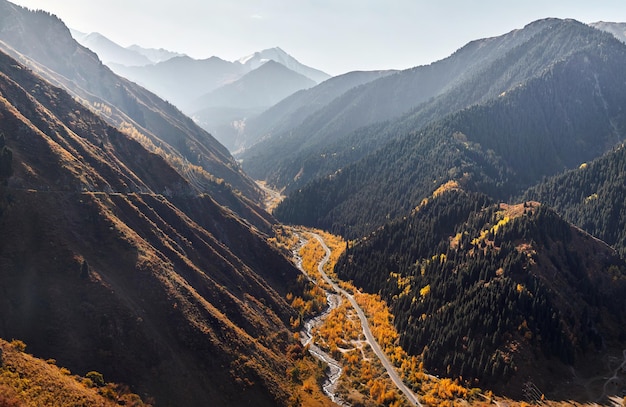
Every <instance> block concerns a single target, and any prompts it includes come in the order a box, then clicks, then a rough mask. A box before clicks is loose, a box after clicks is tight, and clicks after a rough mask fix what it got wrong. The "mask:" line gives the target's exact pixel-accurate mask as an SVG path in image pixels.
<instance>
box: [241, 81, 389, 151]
mask: <svg viewBox="0 0 626 407" xmlns="http://www.w3.org/2000/svg"><path fill="white" fill-rule="evenodd" d="M395 72H396V71H393V70H388V71H369V72H361V71H355V72H349V73H346V74H343V75H339V76H335V77H333V78H330V79H328V80H326V81H324V82H322V83H320V84H319V85H317V86H315V87H313V88H310V89H303V90H301V91H299V92H296V93H294V94H293V95H291V96H289V97H287V98H285V99H284V100H282V101H280V102H278V103H277V104H275V105H274V106H272V107H271V108H269V109H267V110H265V111H264V112H263V113H261V114H260V115H258V116H254V117H250V118H249V119H248V120H246V121H245V123H243V124H244V126H243V128H242V129H241V130H240V132H239V134H238V141H237V146H236V147H237V149H246V148H248V147H250V146H252V145H253V144H255V143H256V142H257V141H259V140H262V139H265V138H268V137H271V136H272V135H273V134H279V133H284V132H286V131H289V130H291V129H293V128H295V127H297V126H298V125H299V124H300V123H302V121H303V120H304V119H305V118H306V117H307V116H309V115H310V114H312V113H314V112H315V111H317V110H319V109H321V108H323V107H324V106H325V105H327V104H328V103H330V102H331V101H332V100H333V99H335V98H337V97H339V96H340V95H341V94H343V93H344V92H346V91H348V90H349V89H352V88H354V87H357V86H360V85H363V84H365V83H368V82H371V81H374V80H376V79H379V78H381V77H383V76H387V75H391V74H392V73H395Z"/></svg>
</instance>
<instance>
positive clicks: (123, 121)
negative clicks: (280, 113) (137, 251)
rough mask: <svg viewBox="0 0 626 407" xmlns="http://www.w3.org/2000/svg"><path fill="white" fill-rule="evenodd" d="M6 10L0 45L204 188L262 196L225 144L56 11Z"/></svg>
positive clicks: (0, 16)
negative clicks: (104, 56) (82, 40)
mask: <svg viewBox="0 0 626 407" xmlns="http://www.w3.org/2000/svg"><path fill="white" fill-rule="evenodd" d="M0 11H1V13H0V27H1V28H2V29H1V30H0V41H1V42H0V49H3V50H4V51H5V52H7V53H9V54H10V55H12V56H13V57H14V58H16V59H18V60H19V61H20V62H21V63H22V64H24V65H26V66H28V68H29V69H32V70H34V71H35V72H37V73H38V74H39V75H42V76H43V77H44V78H46V79H47V80H48V81H50V82H52V83H53V84H55V85H56V86H60V87H61V88H63V89H64V90H66V91H68V92H70V93H71V94H72V95H73V96H74V97H75V98H78V99H79V100H81V101H82V102H83V103H84V104H85V105H88V106H89V107H90V108H91V109H94V110H96V111H98V112H99V113H100V114H101V116H102V117H103V118H104V119H105V120H106V121H107V122H108V123H109V124H111V125H113V126H114V127H118V128H121V129H123V130H124V131H125V132H127V133H129V134H132V135H133V137H135V139H137V140H138V141H140V142H141V143H142V144H143V145H144V146H145V147H146V148H148V149H150V151H152V152H155V153H158V154H161V155H162V156H164V157H166V159H167V160H168V161H169V162H170V163H171V164H172V165H173V166H174V167H176V168H177V170H178V171H179V172H180V173H183V174H185V176H187V177H192V178H193V179H191V180H190V182H192V183H193V184H194V185H195V186H196V187H198V189H199V190H200V191H202V190H205V191H210V190H213V191H215V192H217V191H222V190H223V189H224V188H223V187H222V186H220V183H221V182H222V181H225V182H226V184H228V185H229V186H230V187H231V188H232V189H234V190H237V191H240V192H241V193H242V194H243V196H244V197H247V198H248V199H250V200H252V201H256V200H258V199H259V197H260V191H259V189H258V187H257V186H256V184H255V183H254V182H253V181H252V180H251V179H250V178H248V177H247V176H246V175H245V174H244V173H243V171H242V170H241V168H240V167H239V165H238V163H237V162H236V161H235V160H234V159H233V158H232V156H231V155H230V154H229V152H228V150H227V149H226V148H224V146H222V145H221V144H219V142H217V141H216V140H215V139H214V138H213V137H212V136H211V135H210V134H208V133H207V132H206V131H204V130H203V129H201V128H200V127H199V126H198V125H196V124H195V123H194V122H193V121H192V120H191V119H190V118H188V117H187V116H185V115H184V114H183V113H182V112H180V110H178V109H177V108H175V107H174V106H173V105H171V104H170V103H168V102H165V101H163V100H162V99H160V98H158V97H157V96H156V95H154V94H153V93H151V92H149V91H147V90H145V89H144V88H142V87H140V86H138V85H136V84H135V83H132V82H130V81H128V80H126V79H123V78H121V77H119V76H117V75H115V74H114V73H113V72H112V71H111V70H110V69H109V68H107V67H106V66H105V65H103V64H102V62H101V61H100V60H99V59H98V58H97V56H96V55H95V54H94V53H93V52H91V51H89V50H88V49H86V48H84V47H82V46H81V45H79V44H78V43H76V41H75V40H74V39H73V38H72V37H71V35H70V31H69V29H68V28H67V27H66V26H65V25H64V24H63V23H62V22H61V21H60V20H58V19H57V18H56V17H54V16H50V15H49V14H48V13H45V12H42V11H39V12H33V11H28V10H26V9H24V8H21V7H18V6H15V5H13V4H11V3H9V2H7V1H5V0H1V1H0ZM220 180H222V181H220ZM215 196H216V197H217V196H218V195H217V194H216V195H215ZM224 203H225V202H224Z"/></svg>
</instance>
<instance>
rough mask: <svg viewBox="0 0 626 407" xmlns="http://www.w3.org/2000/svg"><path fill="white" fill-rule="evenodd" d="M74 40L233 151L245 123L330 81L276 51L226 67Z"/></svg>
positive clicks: (99, 39) (94, 37)
mask: <svg viewBox="0 0 626 407" xmlns="http://www.w3.org/2000/svg"><path fill="white" fill-rule="evenodd" d="M73 36H74V38H75V39H76V40H77V41H78V42H80V43H81V44H82V45H84V46H86V47H87V48H90V49H91V50H93V51H94V52H96V54H98V56H99V57H100V59H101V60H102V61H103V62H104V63H105V64H107V65H108V66H109V67H110V68H111V69H112V70H113V71H114V72H116V73H117V74H119V75H122V76H124V77H126V78H128V79H130V80H131V81H134V82H137V83H138V84H140V85H142V86H144V87H146V88H147V89H150V90H152V91H153V92H155V93H156V94H157V95H159V96H161V97H162V98H164V99H166V100H168V101H170V102H171V103H173V104H174V105H176V106H177V107H178V108H180V109H181V110H183V111H184V112H185V113H187V114H188V115H190V116H192V117H193V118H194V119H195V120H196V121H197V122H198V124H200V125H201V126H202V127H203V128H204V129H206V130H207V131H209V132H211V133H212V134H213V135H215V136H216V137H217V138H218V140H220V142H221V143H222V144H224V145H225V146H227V147H228V148H229V149H230V150H231V151H232V150H236V149H238V148H240V147H242V145H241V143H239V141H238V140H237V138H238V136H239V134H240V133H241V126H243V125H244V123H245V120H246V119H247V118H250V117H254V116H256V115H258V114H259V113H261V112H262V111H264V110H265V109H267V108H269V107H270V106H272V105H274V104H276V103H277V102H279V101H280V100H282V99H284V98H285V97H287V96H289V95H291V94H293V93H295V92H297V91H299V90H301V89H306V88H310V87H313V86H315V85H316V84H318V83H320V82H323V81H324V80H326V79H328V78H330V76H329V75H328V74H326V73H324V72H322V71H319V70H317V69H314V68H311V67H308V66H306V65H303V64H301V63H300V62H298V61H297V60H296V59H295V58H293V57H292V56H290V55H289V54H287V53H286V52H285V51H283V50H282V49H280V48H278V47H277V48H270V49H266V50H263V51H259V52H255V53H254V54H252V55H248V56H245V57H242V58H240V59H239V60H236V61H233V62H228V61H225V60H223V59H220V58H219V57H211V58H207V59H204V60H196V59H193V58H190V57H188V56H185V55H181V54H177V53H174V52H170V51H166V50H163V49H160V50H155V49H152V50H151V49H144V48H141V47H139V46H131V47H128V48H123V47H121V46H120V45H117V44H115V43H114V42H112V41H110V40H108V39H107V38H106V37H104V36H102V35H101V34H98V33H91V34H83V33H80V32H76V31H73ZM268 62H270V63H269V64H268ZM265 65H267V66H265Z"/></svg>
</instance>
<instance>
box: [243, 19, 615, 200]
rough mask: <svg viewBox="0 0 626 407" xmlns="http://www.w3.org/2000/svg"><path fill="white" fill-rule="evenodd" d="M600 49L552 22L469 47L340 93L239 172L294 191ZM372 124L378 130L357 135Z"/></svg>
mask: <svg viewBox="0 0 626 407" xmlns="http://www.w3.org/2000/svg"><path fill="white" fill-rule="evenodd" d="M608 42H609V36H608V35H606V34H603V33H601V32H599V31H597V30H595V29H593V28H590V27H589V26H586V25H584V24H582V23H579V22H576V21H573V20H557V19H547V20H540V21H537V22H534V23H531V24H529V25H527V26H526V27H524V28H523V29H521V30H515V31H512V32H510V33H508V34H506V35H503V36H500V37H495V38H488V39H483V40H477V41H473V42H471V43H469V44H467V45H466V46H465V47H463V48H461V49H460V50H458V51H457V52H455V53H454V54H453V55H451V56H450V57H448V58H446V59H444V60H442V61H438V62H435V63H433V64H431V65H429V66H422V67H416V68H413V69H410V70H406V71H402V72H400V73H398V74H396V75H391V76H388V77H385V78H382V79H379V80H377V81H374V82H371V83H369V84H367V85H365V86H362V87H359V88H356V89H353V90H351V91H349V92H346V93H345V94H343V95H342V96H341V97H338V98H337V99H335V100H334V101H333V102H331V103H329V104H328V105H327V106H325V107H324V108H323V109H319V110H318V111H316V112H315V113H313V114H312V115H310V116H309V117H308V118H307V119H306V120H304V121H303V122H302V125H300V126H298V127H297V128H295V129H293V130H292V131H290V132H285V133H283V134H276V135H274V136H273V137H272V138H270V139H268V140H266V141H264V142H263V143H259V144H258V145H256V146H255V147H254V148H252V149H250V150H249V151H247V152H245V153H244V154H243V155H242V158H243V160H244V161H243V165H244V168H245V169H246V171H247V172H248V173H249V174H251V175H252V176H253V177H254V178H256V179H264V180H266V181H268V182H269V183H270V184H274V185H276V186H278V187H283V186H285V187H286V188H287V191H292V190H297V189H299V188H301V187H302V186H303V185H304V184H306V182H308V181H310V180H312V179H314V178H318V177H322V176H326V175H329V174H332V173H334V172H335V171H337V170H338V169H340V168H343V167H345V166H346V165H348V164H349V163H352V162H354V161H356V160H358V159H360V158H362V157H363V156H365V155H367V154H370V153H371V152H372V151H374V150H376V149H377V148H379V147H381V146H382V145H384V144H385V143H387V142H388V141H389V140H390V139H394V138H396V137H398V136H402V135H404V134H406V133H408V132H410V131H412V130H417V129H419V128H421V127H423V126H424V125H426V124H428V123H431V122H432V121H435V120H438V119H441V118H442V117H444V116H445V115H447V114H450V113H453V112H456V111H459V110H461V109H464V108H467V107H470V106H473V105H475V104H480V103H485V102H488V101H489V100H492V99H494V98H497V97H498V96H499V95H501V94H503V93H505V92H510V91H511V90H513V89H515V88H516V87H518V86H520V85H523V84H525V83H526V82H528V81H530V80H533V79H536V78H538V77H541V76H543V75H545V73H546V72H547V71H550V70H552V69H553V65H554V64H557V63H562V62H563V61H565V60H568V59H569V58H571V57H572V55H574V54H576V53H579V52H582V51H584V50H587V51H588V52H592V53H596V56H597V57H598V58H601V57H602V56H601V54H599V53H597V52H596V51H597V49H598V48H602V49H606V47H609V48H614V47H616V46H619V44H617V45H616V44H612V45H610V44H608ZM614 42H616V41H614ZM383 121H388V122H387V123H384V122H383ZM376 122H383V123H377V124H375V125H374V126H372V127H371V128H368V127H364V126H367V125H370V124H372V123H376ZM319 157H322V158H323V159H320V158H319Z"/></svg>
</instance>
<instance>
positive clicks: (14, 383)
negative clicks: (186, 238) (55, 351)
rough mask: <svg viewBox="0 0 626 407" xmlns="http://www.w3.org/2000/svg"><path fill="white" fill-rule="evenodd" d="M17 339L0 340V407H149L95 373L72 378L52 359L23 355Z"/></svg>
mask: <svg viewBox="0 0 626 407" xmlns="http://www.w3.org/2000/svg"><path fill="white" fill-rule="evenodd" d="M25 349H26V345H25V344H24V343H23V342H22V341H19V340H13V341H11V342H7V341H5V340H3V339H0V407H18V406H29V407H30V406H33V407H45V406H51V407H52V406H53V407H64V406H68V407H69V406H72V407H75V406H102V407H108V406H118V405H125V406H130V407H143V406H149V404H146V403H144V402H143V401H142V400H141V398H140V397H139V396H138V395H136V394H132V393H130V392H128V389H127V388H125V386H123V385H115V384H112V383H105V382H104V380H103V377H102V375H100V374H99V373H97V372H89V373H87V375H86V376H87V377H80V376H77V375H72V374H71V372H70V371H69V370H68V369H66V368H63V367H58V366H56V365H55V361H54V360H53V359H49V360H48V361H44V360H42V359H38V358H35V357H33V356H31V355H29V354H27V353H25V352H24V351H25Z"/></svg>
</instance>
